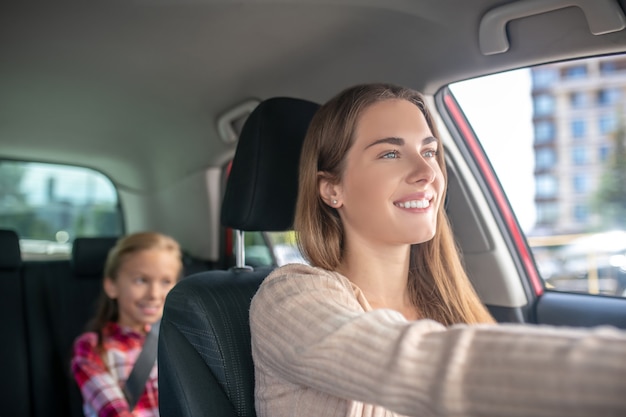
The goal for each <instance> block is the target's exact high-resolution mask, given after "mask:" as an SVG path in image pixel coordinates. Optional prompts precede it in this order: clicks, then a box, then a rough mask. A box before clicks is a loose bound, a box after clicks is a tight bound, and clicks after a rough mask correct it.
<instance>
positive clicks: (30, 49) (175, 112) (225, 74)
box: [0, 0, 626, 191]
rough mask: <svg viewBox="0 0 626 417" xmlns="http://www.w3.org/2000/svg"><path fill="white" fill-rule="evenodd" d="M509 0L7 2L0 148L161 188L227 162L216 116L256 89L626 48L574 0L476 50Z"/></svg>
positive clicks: (416, 77)
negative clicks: (486, 21) (497, 45)
mask: <svg viewBox="0 0 626 417" xmlns="http://www.w3.org/2000/svg"><path fill="white" fill-rule="evenodd" d="M506 3H510V1H496V0H473V1H459V0H437V1H432V0H363V1H357V0H324V1H317V0H282V1H281V0H240V1H226V0H221V1H220V0H196V1H180V0H177V1H175V0H161V1H148V0H142V1H103V2H78V1H71V2H68V1H60V2H41V3H31V2H23V3H19V4H14V5H7V4H6V3H5V4H3V5H2V6H0V50H1V51H2V58H1V62H2V64H1V65H0V91H1V93H0V120H1V122H0V156H2V157H9V158H17V159H22V158H25V159H38V160H42V161H57V162H66V163H75V164H82V165H87V166H91V167H94V168H97V169H99V170H101V171H103V172H105V173H106V174H107V175H109V176H110V177H111V178H112V179H113V180H114V182H115V183H117V185H118V186H123V187H126V188H128V189H136V190H144V191H145V190H151V189H159V188H162V187H166V186H168V185H169V184H173V183H175V182H177V181H179V180H181V179H183V178H185V177H187V176H189V175H192V174H194V173H197V172H200V171H202V170H205V169H206V168H208V167H211V166H220V165H222V164H224V162H225V161H226V160H227V159H228V158H230V157H231V156H232V154H233V152H234V148H233V145H226V144H224V143H222V142H221V141H220V139H219V135H218V133H217V129H216V120H217V118H218V117H219V115H220V114H223V113H224V112H226V111H228V110H229V109H230V108H232V107H233V106H235V105H237V104H239V103H241V102H243V101H245V100H247V99H250V98H257V99H264V98H267V97H271V96H281V95H284V96H294V97H302V98H308V99H311V100H314V101H318V102H322V101H325V100H327V99H328V98H329V97H330V96H331V95H332V94H334V93H336V92H338V91H339V90H340V89H342V88H344V87H347V86H349V85H352V84H356V83H360V82H370V81H387V82H394V83H399V84H403V85H407V86H411V87H413V88H416V89H419V90H422V91H424V92H426V93H428V94H432V93H434V92H436V90H437V89H438V88H439V87H440V86H442V85H444V84H446V83H449V82H451V81H456V80H460V79H463V78H468V77H472V76H475V75H479V74H484V73H491V72H497V71H501V70H505V69H508V68H513V67H515V66H518V65H529V64H533V63H535V62H540V61H542V60H545V59H562V58H567V57H570V56H575V55H581V54H585V53H598V52H605V53H610V52H615V51H624V50H626V31H621V32H616V33H611V34H606V35H602V36H594V35H591V34H590V33H589V30H588V28H587V24H586V21H585V18H584V15H583V14H582V12H581V11H580V10H579V9H578V8H575V7H572V8H567V9H563V10H560V11H555V12H550V13H546V14H542V15H537V16H533V17H529V18H526V19H520V20H515V21H512V22H510V23H509V25H508V26H507V31H508V34H509V39H510V42H511V47H510V50H509V51H508V52H507V53H504V54H497V55H490V56H484V55H481V54H480V50H479V43H478V26H479V22H480V19H481V17H482V16H483V15H484V13H485V12H486V11H488V10H490V9H491V8H493V7H496V6H499V5H502V4H506ZM621 5H622V8H624V1H623V0H622V2H621ZM559 18H563V19H567V23H565V24H563V25H557V24H555V19H559Z"/></svg>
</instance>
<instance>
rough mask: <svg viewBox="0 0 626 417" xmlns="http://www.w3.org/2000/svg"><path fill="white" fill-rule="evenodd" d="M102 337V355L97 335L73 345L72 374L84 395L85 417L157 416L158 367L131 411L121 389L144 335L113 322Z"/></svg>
mask: <svg viewBox="0 0 626 417" xmlns="http://www.w3.org/2000/svg"><path fill="white" fill-rule="evenodd" d="M102 336H103V343H102V345H103V347H104V351H103V352H100V351H99V350H98V348H97V342H98V337H97V335H96V333H94V332H89V333H84V334H82V335H81V336H79V337H78V338H77V339H76V341H75V342H74V354H73V357H72V364H71V366H72V373H73V374H74V378H75V379H76V382H77V383H78V386H79V387H80V390H81V392H82V395H83V401H84V404H83V411H84V412H85V416H87V417H92V416H99V417H114V416H120V417H131V416H134V417H155V416H158V415H159V396H158V391H157V390H158V384H157V378H158V374H157V366H156V364H155V366H154V368H152V371H151V373H150V377H149V378H148V381H147V382H146V390H145V392H144V393H143V394H142V395H141V397H140V398H139V401H138V402H137V405H136V406H135V408H134V409H133V411H132V412H131V411H129V410H128V403H127V402H126V398H125V397H124V394H123V393H122V388H121V387H123V386H124V384H125V383H126V379H128V375H129V374H130V371H131V370H132V368H133V365H134V364H135V361H136V360H137V357H138V356H139V353H140V352H141V348H142V346H143V343H144V340H145V336H144V335H142V334H139V333H137V332H135V331H133V330H131V329H129V328H126V327H122V326H119V325H118V324H117V323H112V322H110V323H108V324H107V325H106V326H105V327H104V329H103V330H102ZM105 361H106V364H105Z"/></svg>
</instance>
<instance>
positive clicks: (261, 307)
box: [250, 266, 626, 417]
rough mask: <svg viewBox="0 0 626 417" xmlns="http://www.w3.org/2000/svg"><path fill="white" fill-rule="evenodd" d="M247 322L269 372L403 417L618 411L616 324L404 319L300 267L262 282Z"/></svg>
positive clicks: (623, 361) (623, 336) (623, 354)
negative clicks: (368, 306) (367, 306)
mask: <svg viewBox="0 0 626 417" xmlns="http://www.w3.org/2000/svg"><path fill="white" fill-rule="evenodd" d="M250 325H251V332H252V347H253V355H254V359H255V364H256V363H257V362H258V363H260V364H262V365H263V367H264V369H266V370H267V371H268V372H272V373H273V374H274V375H275V376H277V377H279V378H282V379H284V380H285V381H288V382H290V383H293V384H298V385H302V386H305V387H309V388H312V389H315V390H318V391H320V392H325V393H327V394H330V395H332V396H335V397H341V398H348V399H352V400H355V401H361V402H364V403H370V404H377V405H380V406H383V407H385V408H387V409H389V410H391V411H394V412H396V413H400V414H404V415H408V416H424V415H441V416H444V415H445V416H502V415H507V416H520V417H521V416H524V417H528V416H567V417H572V416H589V415H603V416H608V415H626V332H622V331H619V330H616V329H613V328H609V327H604V328H595V329H591V330H585V329H574V328H555V327H549V326H534V325H472V326H467V325H456V326H452V327H450V328H445V327H444V326H442V325H441V324H438V323H436V322H433V321H431V320H419V321H413V322H409V321H406V320H405V319H404V317H403V316H402V315H400V314H399V313H397V312H394V311H391V310H382V309H381V310H374V311H370V312H364V311H363V309H362V308H361V307H360V305H359V304H358V302H357V300H356V299H355V297H354V294H353V292H352V290H351V288H350V287H349V283H347V282H344V281H342V280H341V279H338V277H337V276H334V275H332V274H331V273H328V272H326V271H323V270H319V269H313V268H310V267H306V266H298V267H293V266H292V267H289V268H286V269H282V271H281V270H278V271H277V272H275V273H274V274H273V275H272V276H271V277H270V278H268V279H267V280H266V282H265V283H264V284H263V285H262V286H261V289H260V290H259V292H258V293H257V295H256V296H255V298H254V300H253V302H252V305H251V313H250Z"/></svg>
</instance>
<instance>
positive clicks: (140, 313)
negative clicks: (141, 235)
mask: <svg viewBox="0 0 626 417" xmlns="http://www.w3.org/2000/svg"><path fill="white" fill-rule="evenodd" d="M179 273H180V260H179V259H178V257H177V255H176V254H175V253H174V252H171V251H167V250H163V249H146V250H141V251H138V252H134V253H131V254H128V255H125V257H124V258H123V259H122V262H121V265H120V268H119V271H118V275H117V279H111V278H109V277H107V278H105V280H104V290H105V291H106V293H107V295H108V296H109V297H110V298H113V299H117V302H118V307H119V320H118V323H119V324H120V325H122V326H126V327H131V328H133V329H134V330H136V331H138V332H143V331H144V330H145V327H146V325H147V324H152V323H155V322H156V321H158V320H159V319H160V318H161V316H162V315H163V304H164V302H165V296H166V295H167V293H168V292H169V291H170V290H171V289H172V288H173V287H174V285H175V284H176V281H177V279H178V276H179Z"/></svg>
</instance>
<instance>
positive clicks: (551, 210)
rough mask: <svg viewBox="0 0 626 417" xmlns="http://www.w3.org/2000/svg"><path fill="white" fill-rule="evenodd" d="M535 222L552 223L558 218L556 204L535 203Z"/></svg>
mask: <svg viewBox="0 0 626 417" xmlns="http://www.w3.org/2000/svg"><path fill="white" fill-rule="evenodd" d="M536 210H537V223H538V224H542V225H548V224H553V223H555V222H556V220H557V219H558V218H559V211H558V205H557V204H556V203H553V202H545V203H537V205H536Z"/></svg>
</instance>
